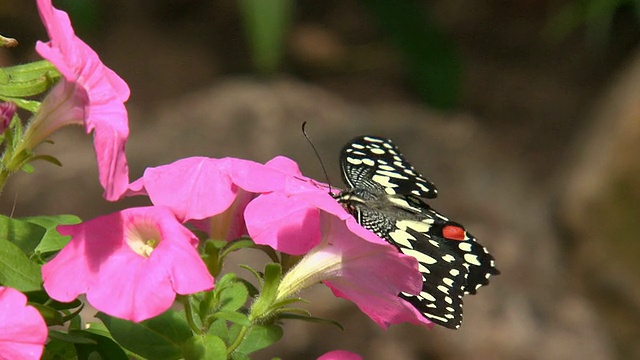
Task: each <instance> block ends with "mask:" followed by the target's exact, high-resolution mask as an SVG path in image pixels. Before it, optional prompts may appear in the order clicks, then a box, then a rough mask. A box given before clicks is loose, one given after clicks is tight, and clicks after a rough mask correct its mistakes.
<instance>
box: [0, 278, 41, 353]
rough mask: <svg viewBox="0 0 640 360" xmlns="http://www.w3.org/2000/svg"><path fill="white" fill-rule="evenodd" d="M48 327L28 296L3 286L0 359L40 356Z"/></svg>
mask: <svg viewBox="0 0 640 360" xmlns="http://www.w3.org/2000/svg"><path fill="white" fill-rule="evenodd" d="M47 334H48V329H47V325H46V324H45V322H44V320H43V319H42V316H40V313H38V310H36V309H35V308H34V307H32V306H29V305H27V297H26V296H24V294H22V293H21V292H19V291H18V290H15V289H11V288H6V287H3V286H0V359H3V360H4V359H7V360H8V359H40V356H41V355H42V350H43V347H44V342H45V341H46V340H47Z"/></svg>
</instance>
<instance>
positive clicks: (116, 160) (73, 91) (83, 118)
mask: <svg viewBox="0 0 640 360" xmlns="http://www.w3.org/2000/svg"><path fill="white" fill-rule="evenodd" d="M38 10H39V11H40V17H41V18H42V21H43V22H44V25H45V27H46V28H47V32H48V34H49V37H50V38H51V40H50V41H49V42H47V43H43V42H38V43H37V44H36V50H37V51H38V53H39V54H40V55H41V56H42V57H43V58H45V59H47V60H49V61H51V62H52V63H53V65H55V66H56V68H57V69H58V70H59V71H60V73H62V75H63V77H64V78H63V79H61V80H60V82H61V83H60V84H58V85H57V86H56V87H61V88H63V89H58V90H55V89H54V90H53V91H52V92H51V94H50V95H49V96H48V97H47V98H46V99H45V101H44V103H45V104H43V106H42V107H43V109H41V110H40V111H39V113H38V115H36V119H35V120H34V123H43V122H47V123H51V124H48V125H42V124H36V125H35V126H32V128H33V130H31V132H32V133H33V134H27V135H28V136H26V137H27V138H28V139H29V144H30V148H31V149H33V148H34V147H35V146H36V145H37V144H39V143H40V142H41V141H42V140H44V139H45V138H46V137H48V136H49V135H50V134H51V132H53V131H55V130H56V129H58V128H59V127H61V126H64V125H67V124H74V123H79V124H84V126H85V129H86V131H87V133H90V132H91V131H94V147H95V151H96V157H97V160H98V169H99V174H100V183H101V184H102V186H103V187H104V189H105V194H104V196H105V198H106V199H107V200H111V201H113V200H117V199H118V198H120V196H121V195H122V194H123V193H124V191H126V188H127V185H128V184H129V167H128V165H127V160H126V157H125V153H124V147H125V143H126V141H127V138H128V136H129V126H128V118H127V111H126V109H125V107H124V102H125V101H127V99H128V98H129V87H128V86H127V83H125V82H124V80H122V79H121V78H120V77H119V76H118V75H117V74H116V73H115V72H113V70H111V69H109V68H108V67H106V66H105V65H104V64H103V63H102V62H101V61H100V58H99V57H98V54H96V52H95V51H93V50H92V49H91V48H90V47H89V46H88V45H87V44H86V43H84V42H83V41H82V40H80V39H79V38H78V37H77V36H76V35H75V33H74V31H73V28H72V27H71V22H70V21H69V16H67V14H66V13H65V12H64V11H61V10H58V9H56V8H54V7H53V5H52V4H51V0H38ZM65 83H66V84H65ZM47 102H49V104H46V103H47ZM65 102H69V103H70V104H68V105H65V104H64V103H65ZM59 107H62V108H65V109H67V110H69V113H68V114H60V113H59V112H58V113H56V114H55V116H51V115H50V114H49V113H47V112H45V110H47V109H48V110H51V109H57V108H59Z"/></svg>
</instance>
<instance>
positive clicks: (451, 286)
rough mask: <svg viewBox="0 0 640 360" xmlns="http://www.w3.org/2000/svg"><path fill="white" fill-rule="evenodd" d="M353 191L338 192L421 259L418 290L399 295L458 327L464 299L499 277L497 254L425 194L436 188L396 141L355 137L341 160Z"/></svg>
mask: <svg viewBox="0 0 640 360" xmlns="http://www.w3.org/2000/svg"><path fill="white" fill-rule="evenodd" d="M340 162H341V167H342V175H343V179H344V181H345V183H346V184H347V185H348V186H349V188H348V189H347V190H345V191H343V192H342V193H340V194H338V195H336V199H337V200H338V202H340V203H341V204H342V205H343V206H344V207H345V208H346V209H347V211H348V212H349V213H351V214H352V215H353V216H354V217H355V218H356V220H357V221H358V223H359V224H360V225H362V226H363V227H365V228H366V229H368V230H370V231H372V232H374V233H375V234H377V235H378V236H380V237H381V238H383V239H385V240H386V241H388V242H389V243H391V244H393V245H394V246H396V248H397V249H398V250H399V251H400V252H402V253H403V254H405V255H410V256H413V257H415V258H416V260H417V261H418V269H419V270H420V272H421V273H422V280H423V286H422V291H421V292H420V294H418V295H412V294H399V296H400V297H402V298H403V299H405V300H407V301H408V302H409V303H411V304H412V305H413V306H415V307H416V308H417V309H418V310H419V311H420V312H422V314H423V315H424V316H425V317H427V318H428V319H429V320H431V321H433V322H435V323H436V324H439V325H442V326H445V327H447V328H451V329H457V328H459V327H460V324H461V322H462V297H463V296H464V295H465V294H475V293H476V290H477V289H478V288H479V287H481V286H483V285H486V284H488V283H489V277H490V276H491V275H494V274H498V273H499V271H498V270H497V269H496V267H495V262H494V259H493V256H491V255H490V254H489V252H488V251H487V249H486V248H485V247H483V246H482V245H480V244H479V243H478V242H477V241H476V239H475V238H474V237H473V236H472V235H471V234H469V233H468V232H467V231H466V230H465V228H464V227H463V226H462V225H460V224H458V223H456V222H453V221H451V220H449V219H448V218H447V217H445V216H444V215H442V214H440V213H438V212H437V211H435V210H434V209H433V208H431V206H429V205H428V204H427V203H426V202H425V201H424V200H423V199H431V198H435V197H436V196H437V189H436V187H435V186H434V185H433V184H432V183H431V182H430V181H428V180H426V179H425V178H424V177H423V176H422V175H420V174H419V173H418V172H417V171H416V170H415V169H414V168H413V166H411V164H409V163H408V162H407V161H406V160H405V158H404V156H403V155H402V154H401V153H400V151H399V149H398V148H397V147H396V146H395V144H393V142H392V141H391V140H389V139H385V138H381V137H375V136H362V137H358V138H355V139H353V140H351V141H350V142H349V143H347V145H346V146H345V147H344V148H343V150H342V153H341V157H340Z"/></svg>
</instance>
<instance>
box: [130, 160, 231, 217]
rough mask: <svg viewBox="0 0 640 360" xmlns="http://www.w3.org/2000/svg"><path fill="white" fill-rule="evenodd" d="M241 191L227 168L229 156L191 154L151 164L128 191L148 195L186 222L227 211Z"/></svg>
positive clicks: (133, 193) (155, 203)
mask: <svg viewBox="0 0 640 360" xmlns="http://www.w3.org/2000/svg"><path fill="white" fill-rule="evenodd" d="M237 193H238V187H237V186H235V185H234V184H233V183H232V182H231V179H230V178H229V176H228V174H227V171H226V160H225V159H210V158H206V157H191V158H186V159H181V160H178V161H176V162H174V163H171V164H168V165H163V166H158V167H156V168H147V169H146V170H145V171H144V174H143V175H142V177H141V178H140V179H138V180H136V181H134V182H132V183H131V185H129V191H128V192H127V195H129V196H131V195H148V196H149V198H150V199H151V202H152V203H153V204H154V205H157V206H166V207H168V208H170V209H171V211H173V213H174V214H175V215H176V217H178V219H180V221H182V222H186V221H189V220H201V219H205V218H208V217H211V216H213V215H217V214H220V213H222V212H223V211H225V210H226V209H227V208H229V206H231V204H232V203H233V201H234V200H235V197H236V195H237Z"/></svg>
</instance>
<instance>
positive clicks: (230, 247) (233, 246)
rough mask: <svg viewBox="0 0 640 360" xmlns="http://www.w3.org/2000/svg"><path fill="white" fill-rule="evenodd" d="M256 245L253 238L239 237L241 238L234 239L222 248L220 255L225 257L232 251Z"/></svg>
mask: <svg viewBox="0 0 640 360" xmlns="http://www.w3.org/2000/svg"><path fill="white" fill-rule="evenodd" d="M253 246H255V243H254V242H253V241H252V240H251V239H239V240H235V241H232V242H230V243H228V244H227V246H225V247H224V248H223V249H222V252H221V253H220V257H221V258H224V257H225V256H227V255H229V254H230V253H232V252H234V251H237V250H240V249H245V248H250V247H253Z"/></svg>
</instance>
